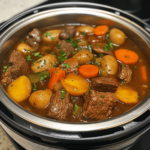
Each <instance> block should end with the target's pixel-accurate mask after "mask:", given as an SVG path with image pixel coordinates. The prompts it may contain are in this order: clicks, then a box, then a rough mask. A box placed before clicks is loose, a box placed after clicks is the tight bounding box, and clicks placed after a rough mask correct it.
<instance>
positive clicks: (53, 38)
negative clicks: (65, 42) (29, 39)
mask: <svg viewBox="0 0 150 150" xmlns="http://www.w3.org/2000/svg"><path fill="white" fill-rule="evenodd" d="M45 37H49V38H51V39H52V40H55V39H56V38H55V37H52V32H46V33H45Z"/></svg>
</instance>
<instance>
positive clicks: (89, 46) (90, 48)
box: [87, 44, 92, 52]
mask: <svg viewBox="0 0 150 150" xmlns="http://www.w3.org/2000/svg"><path fill="white" fill-rule="evenodd" d="M87 48H88V50H89V51H90V52H92V47H91V45H89V44H88V45H87Z"/></svg>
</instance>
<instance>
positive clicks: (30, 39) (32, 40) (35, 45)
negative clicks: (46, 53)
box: [26, 37, 39, 49]
mask: <svg viewBox="0 0 150 150" xmlns="http://www.w3.org/2000/svg"><path fill="white" fill-rule="evenodd" d="M26 42H27V43H28V44H29V45H30V46H31V47H33V49H37V48H38V47H39V43H38V42H36V41H35V40H34V39H33V38H29V37H27V40H26Z"/></svg>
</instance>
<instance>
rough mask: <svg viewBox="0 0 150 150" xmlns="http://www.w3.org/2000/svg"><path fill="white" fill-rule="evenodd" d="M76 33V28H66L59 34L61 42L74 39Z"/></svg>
mask: <svg viewBox="0 0 150 150" xmlns="http://www.w3.org/2000/svg"><path fill="white" fill-rule="evenodd" d="M75 33H76V28H75V27H74V26H66V27H65V28H64V29H63V30H62V31H61V33H60V34H59V38H60V39H61V40H67V39H69V38H70V37H74V35H75Z"/></svg>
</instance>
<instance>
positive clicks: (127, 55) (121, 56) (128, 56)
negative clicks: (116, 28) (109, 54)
mask: <svg viewBox="0 0 150 150" xmlns="http://www.w3.org/2000/svg"><path fill="white" fill-rule="evenodd" d="M115 56H116V58H117V59H118V60H120V61H121V62H123V63H125V64H135V63H136V62H137V61H138V59H139V56H138V55H137V54H136V53H135V52H133V51H130V50H128V49H119V50H117V51H115Z"/></svg>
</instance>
